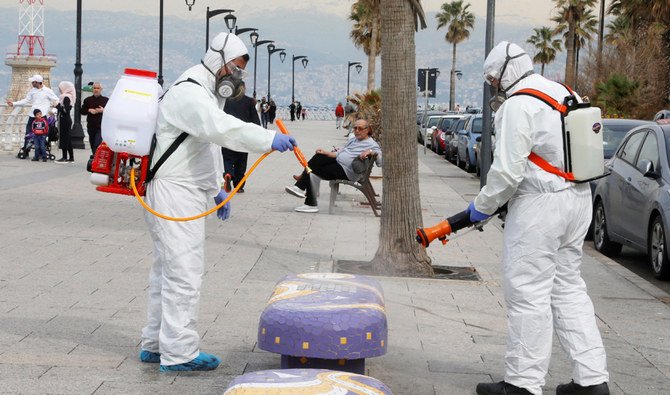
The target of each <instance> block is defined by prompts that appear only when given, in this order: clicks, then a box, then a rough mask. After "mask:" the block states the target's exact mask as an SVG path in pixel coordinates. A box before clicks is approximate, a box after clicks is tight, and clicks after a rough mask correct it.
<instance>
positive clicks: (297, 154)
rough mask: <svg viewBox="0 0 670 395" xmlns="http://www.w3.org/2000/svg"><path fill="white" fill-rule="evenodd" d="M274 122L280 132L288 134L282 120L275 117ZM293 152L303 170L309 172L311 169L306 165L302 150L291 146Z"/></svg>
mask: <svg viewBox="0 0 670 395" xmlns="http://www.w3.org/2000/svg"><path fill="white" fill-rule="evenodd" d="M275 123H276V124H277V127H278V128H279V131H280V132H282V133H283V134H286V135H288V129H286V126H285V125H284V121H282V120H281V119H276V120H275ZM293 153H294V154H295V157H296V158H298V162H300V165H301V166H302V167H304V168H305V171H306V172H307V173H311V172H312V169H310V168H309V165H307V159H305V155H303V154H302V151H300V148H298V147H293Z"/></svg>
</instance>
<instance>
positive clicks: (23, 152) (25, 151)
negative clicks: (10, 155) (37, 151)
mask: <svg viewBox="0 0 670 395" xmlns="http://www.w3.org/2000/svg"><path fill="white" fill-rule="evenodd" d="M34 136H35V135H34V134H33V133H32V132H30V133H26V137H25V138H24V139H23V147H21V148H19V153H18V154H16V157H17V158H19V159H26V158H27V157H29V156H30V151H31V150H33V149H34V148H35V142H34V141H33V137H34ZM51 141H58V129H56V126H55V121H54V124H53V126H52V123H51V120H50V119H49V134H48V135H47V142H46V144H45V145H46V150H47V158H49V160H55V159H56V155H53V154H52V153H51Z"/></svg>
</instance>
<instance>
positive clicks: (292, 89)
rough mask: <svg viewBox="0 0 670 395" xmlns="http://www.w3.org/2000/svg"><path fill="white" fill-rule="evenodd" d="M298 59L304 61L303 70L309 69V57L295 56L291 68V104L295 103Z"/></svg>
mask: <svg viewBox="0 0 670 395" xmlns="http://www.w3.org/2000/svg"><path fill="white" fill-rule="evenodd" d="M298 59H302V68H307V63H308V62H309V59H307V56H303V55H301V56H295V55H293V64H292V66H291V103H293V102H295V94H294V92H295V61H296V60H298Z"/></svg>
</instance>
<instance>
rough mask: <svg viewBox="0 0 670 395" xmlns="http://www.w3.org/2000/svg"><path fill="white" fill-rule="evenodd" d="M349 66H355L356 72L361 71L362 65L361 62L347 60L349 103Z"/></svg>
mask: <svg viewBox="0 0 670 395" xmlns="http://www.w3.org/2000/svg"><path fill="white" fill-rule="evenodd" d="M351 66H356V72H357V73H358V74H360V73H361V70H363V65H362V64H361V62H349V64H348V65H347V103H349V81H350V79H351V77H350V74H351Z"/></svg>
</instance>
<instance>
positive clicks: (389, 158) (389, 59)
mask: <svg viewBox="0 0 670 395" xmlns="http://www.w3.org/2000/svg"><path fill="white" fill-rule="evenodd" d="M381 14H382V24H381V25H382V31H381V34H382V51H381V55H382V84H381V86H382V126H383V130H384V134H383V135H382V138H383V139H384V144H383V145H384V156H383V160H384V167H383V173H384V177H383V194H382V217H381V229H380V234H379V248H378V249H377V252H376V254H375V257H374V258H373V259H372V262H371V264H372V267H373V268H374V271H375V272H376V273H378V274H382V275H395V276H431V275H432V274H433V269H432V267H431V266H430V258H429V257H428V255H427V254H426V250H425V249H424V248H423V247H422V246H421V245H420V244H418V243H417V242H416V240H415V235H416V228H417V227H418V226H423V221H422V217H421V204H420V202H421V199H420V196H419V169H418V156H417V155H418V154H417V152H418V151H417V149H416V132H415V130H416V125H415V123H414V121H415V119H416V104H415V103H416V74H415V56H414V54H415V53H416V49H415V46H414V14H413V12H412V7H411V6H410V2H409V1H408V0H382V1H381Z"/></svg>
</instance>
